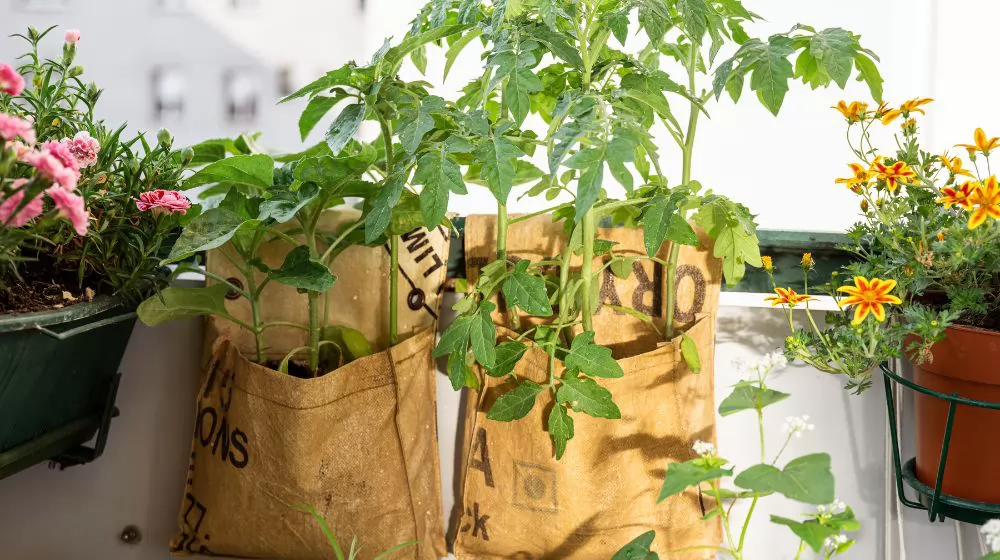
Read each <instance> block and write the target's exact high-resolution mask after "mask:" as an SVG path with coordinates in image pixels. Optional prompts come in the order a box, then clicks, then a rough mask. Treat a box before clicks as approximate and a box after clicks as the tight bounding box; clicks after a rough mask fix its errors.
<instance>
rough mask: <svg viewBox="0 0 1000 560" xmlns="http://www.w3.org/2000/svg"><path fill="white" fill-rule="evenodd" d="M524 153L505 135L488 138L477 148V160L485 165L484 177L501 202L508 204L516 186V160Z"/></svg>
mask: <svg viewBox="0 0 1000 560" xmlns="http://www.w3.org/2000/svg"><path fill="white" fill-rule="evenodd" d="M523 155H524V152H523V151H521V149H520V148H518V147H517V146H515V145H514V143H513V142H511V141H510V140H509V139H507V138H506V137H504V136H492V137H490V138H487V139H486V140H485V141H484V142H483V143H482V144H480V145H479V148H477V149H476V160H477V161H478V162H480V163H482V166H483V169H482V176H483V179H485V180H486V185H487V186H488V187H489V189H490V192H492V193H493V196H494V197H495V198H496V199H497V201H498V202H500V203H501V204H507V198H508V197H509V196H510V190H511V189H512V188H513V187H514V176H515V173H516V169H515V167H514V162H515V161H517V158H519V157H521V156H523Z"/></svg>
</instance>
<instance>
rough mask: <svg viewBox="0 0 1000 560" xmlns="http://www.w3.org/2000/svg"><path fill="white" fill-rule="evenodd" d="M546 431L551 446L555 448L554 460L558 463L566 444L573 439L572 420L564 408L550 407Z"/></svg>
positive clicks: (558, 405)
mask: <svg viewBox="0 0 1000 560" xmlns="http://www.w3.org/2000/svg"><path fill="white" fill-rule="evenodd" d="M547 429H548V431H549V435H550V436H552V444H553V445H554V446H555V452H556V460H557V461H558V460H559V459H562V456H563V453H565V452H566V443H567V442H568V441H569V440H571V439H573V418H572V417H570V415H569V412H567V411H566V407H564V406H562V405H560V404H556V405H554V406H553V407H552V412H550V413H549V423H548V426H547Z"/></svg>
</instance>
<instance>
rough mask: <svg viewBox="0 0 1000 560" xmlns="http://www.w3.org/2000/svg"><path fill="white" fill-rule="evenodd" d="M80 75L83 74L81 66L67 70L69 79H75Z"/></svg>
mask: <svg viewBox="0 0 1000 560" xmlns="http://www.w3.org/2000/svg"><path fill="white" fill-rule="evenodd" d="M80 74H83V66H80V65H79V64H78V65H76V66H74V67H72V68H70V69H69V77H70V78H75V77H77V76H79V75H80Z"/></svg>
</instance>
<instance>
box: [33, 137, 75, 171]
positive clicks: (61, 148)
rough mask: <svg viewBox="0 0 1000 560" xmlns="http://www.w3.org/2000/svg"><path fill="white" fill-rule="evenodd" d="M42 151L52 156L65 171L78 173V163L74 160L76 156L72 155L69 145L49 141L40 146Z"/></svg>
mask: <svg viewBox="0 0 1000 560" xmlns="http://www.w3.org/2000/svg"><path fill="white" fill-rule="evenodd" d="M42 151H43V152H48V153H50V154H52V157H54V158H56V159H57V160H59V163H61V164H62V166H63V167H65V168H66V169H72V170H73V171H80V162H79V161H77V160H76V156H75V155H73V151H72V150H71V149H70V147H69V144H64V143H63V142H56V141H55V140H49V141H48V142H45V143H44V144H42Z"/></svg>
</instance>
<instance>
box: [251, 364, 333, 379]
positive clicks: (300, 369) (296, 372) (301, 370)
mask: <svg viewBox="0 0 1000 560" xmlns="http://www.w3.org/2000/svg"><path fill="white" fill-rule="evenodd" d="M280 365H281V362H280V361H279V360H268V361H267V362H266V363H265V364H264V366H265V367H268V368H271V369H273V370H274V371H278V366H280ZM320 371H323V370H320ZM288 375H291V376H292V377H297V378H299V379H312V378H313V377H314V376H313V373H312V370H310V369H309V366H308V365H307V364H306V363H305V362H302V361H299V360H291V361H289V362H288ZM320 377H322V374H320Z"/></svg>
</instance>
